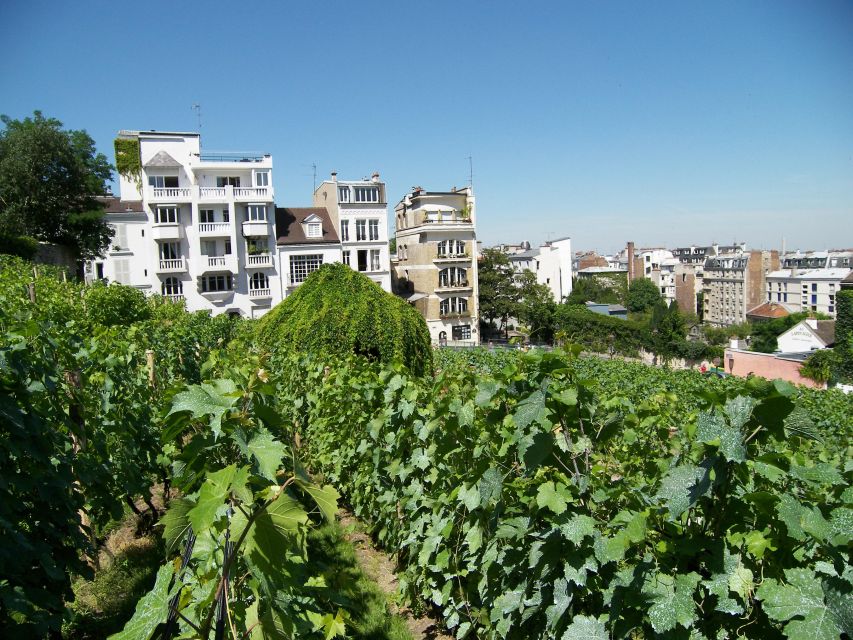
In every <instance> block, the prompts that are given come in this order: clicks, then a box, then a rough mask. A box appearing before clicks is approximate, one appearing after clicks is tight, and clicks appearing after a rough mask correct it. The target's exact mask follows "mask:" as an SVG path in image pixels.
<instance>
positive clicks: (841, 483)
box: [0, 259, 853, 640]
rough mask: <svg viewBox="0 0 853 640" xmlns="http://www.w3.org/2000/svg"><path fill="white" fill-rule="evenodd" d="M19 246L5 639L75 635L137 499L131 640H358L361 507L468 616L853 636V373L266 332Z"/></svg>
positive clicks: (443, 599) (6, 373)
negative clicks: (79, 600) (158, 537)
mask: <svg viewBox="0 0 853 640" xmlns="http://www.w3.org/2000/svg"><path fill="white" fill-rule="evenodd" d="M0 267H2V273H0V283H2V286H0V376H2V385H3V391H4V393H3V395H2V399H0V413H2V427H1V428H2V438H0V461H2V466H0V469H2V472H0V473H2V476H0V479H2V483H1V484H0V530H2V531H3V533H4V534H5V535H6V538H7V540H9V541H11V544H7V545H6V546H5V547H4V550H3V551H2V552H0V629H2V630H3V631H4V637H46V636H53V637H58V634H59V633H60V632H61V629H62V623H63V620H66V621H67V618H68V616H69V613H68V607H69V604H70V603H71V601H72V595H73V592H72V590H71V584H72V578H74V577H75V576H81V575H86V574H88V573H91V572H92V571H95V572H97V571H98V567H97V566H95V565H96V563H97V557H98V547H99V546H100V545H102V544H103V536H102V531H103V530H104V528H105V527H106V526H107V525H108V523H109V522H111V521H112V520H114V519H115V518H118V517H119V516H120V515H121V514H122V512H124V511H126V510H127V509H131V508H132V510H136V511H141V510H142V509H146V510H147V511H148V512H153V513H152V515H153V517H154V518H155V519H157V521H158V524H157V525H156V528H157V530H158V531H159V532H161V534H162V538H163V544H164V553H163V557H162V563H161V564H160V566H159V568H157V567H154V568H152V580H151V584H150V585H149V587H150V589H149V591H148V592H147V594H146V595H145V596H144V597H143V598H142V599H141V600H140V601H139V602H138V604H137V605H136V607H135V612H134V613H133V615H132V617H130V619H129V620H126V621H125V622H126V624H125V627H124V630H123V631H120V632H119V633H118V634H116V635H115V636H114V637H116V638H121V639H122V640H123V639H131V638H134V639H139V640H148V639H149V638H152V637H157V638H198V637H203V638H208V637H218V638H221V637H228V638H253V639H260V638H291V637H293V638H295V637H300V638H301V637H325V638H332V637H335V636H341V637H344V636H349V637H352V636H354V635H355V634H356V632H357V629H356V627H357V624H356V623H355V622H354V617H355V615H356V614H355V609H356V607H353V605H352V602H347V600H346V599H345V598H342V597H340V595H339V593H338V591H336V589H335V588H334V586H333V577H334V573H335V572H334V570H330V569H328V568H327V569H326V570H321V569H318V568H317V565H316V564H315V563H314V562H312V543H311V541H310V538H311V536H310V535H309V532H310V531H311V529H312V528H316V527H317V526H319V525H320V523H321V522H323V521H333V520H334V519H335V514H336V512H337V509H338V505H339V503H345V504H347V505H348V506H349V508H351V509H352V511H353V512H354V513H355V515H356V516H357V517H358V518H360V519H361V520H362V521H363V522H365V523H366V524H367V525H368V526H369V527H370V529H371V531H372V534H373V537H374V538H375V540H376V541H377V542H378V544H380V545H381V546H382V547H384V548H385V549H386V550H388V551H389V553H393V554H394V555H395V559H396V562H397V566H398V570H399V576H400V585H401V590H402V592H403V595H404V596H405V598H406V600H407V601H408V602H409V603H410V604H411V605H412V606H413V607H415V608H423V609H432V610H435V611H437V612H438V613H439V617H440V618H441V620H442V621H443V625H444V627H445V628H446V629H447V632H448V633H450V634H452V635H453V636H455V637H456V638H466V637H467V638H565V639H574V638H578V639H579V638H584V639H589V640H592V639H599V638H600V639H602V640H603V639H606V638H646V637H658V636H660V637H671V638H697V639H698V638H708V639H711V638H734V637H746V638H785V637H787V638H793V639H809V640H815V639H831V638H845V637H847V638H849V637H851V633H853V596H852V595H851V593H852V592H853V567H852V566H851V557H850V555H851V545H852V544H853V541H851V535H853V487H851V483H853V447H852V446H851V442H850V431H851V419H853V400H851V399H850V398H849V397H845V396H843V395H842V394H840V393H838V392H834V391H829V392H822V391H813V390H806V389H801V388H796V387H793V386H791V385H789V384H787V383H781V382H779V381H776V382H768V381H765V380H763V379H759V378H754V379H750V380H742V379H736V378H725V379H716V378H705V377H703V376H701V375H700V374H698V373H693V372H674V371H668V370H665V369H655V368H650V367H646V366H643V365H639V364H631V363H625V362H620V361H604V360H598V359H586V358H581V357H579V355H578V354H577V353H576V352H573V351H571V350H566V351H557V352H552V353H541V352H531V353H526V354H525V353H520V352H515V351H494V352H492V351H489V350H486V349H478V350H471V351H448V350H439V351H437V352H435V354H434V355H433V363H434V369H435V371H434V373H433V372H430V371H427V372H425V373H423V374H421V373H420V372H418V373H413V372H412V371H410V370H409V369H407V368H406V367H404V366H403V365H402V364H400V363H397V362H387V363H381V362H378V361H376V360H375V359H369V358H365V357H360V356H355V355H349V356H347V355H342V354H330V353H320V352H314V353H308V354H305V353H294V352H291V351H289V349H277V350H273V351H272V353H271V354H270V353H266V352H264V351H262V350H261V349H260V348H258V347H257V345H258V344H259V342H258V340H257V339H256V336H255V332H256V328H255V327H254V326H253V325H252V324H251V323H249V322H246V321H239V320H232V319H228V318H225V317H221V316H220V317H215V318H211V317H210V316H208V315H207V314H190V313H187V312H186V311H184V310H183V308H182V307H180V306H178V305H173V304H168V303H164V302H158V301H157V300H155V299H146V298H144V297H143V296H142V294H139V293H138V292H136V291H134V290H128V289H126V288H124V287H117V286H110V287H103V286H101V287H93V288H86V287H82V286H80V285H78V284H74V283H71V282H66V281H65V278H64V277H63V276H62V274H61V273H60V272H57V271H53V270H50V269H47V268H45V267H42V266H39V267H38V273H34V272H33V267H32V265H30V264H28V263H25V262H23V261H18V260H12V259H4V261H3V262H2V264H0ZM137 294H138V295H137ZM267 340H271V338H270V337H269V336H267ZM421 361H422V360H421ZM152 490H153V493H158V492H159V495H161V496H162V499H163V503H164V504H163V506H161V507H158V505H157V504H147V503H150V502H151V496H152ZM153 574H156V575H153ZM365 637H371V636H369V635H368V636H365ZM373 637H377V636H373Z"/></svg>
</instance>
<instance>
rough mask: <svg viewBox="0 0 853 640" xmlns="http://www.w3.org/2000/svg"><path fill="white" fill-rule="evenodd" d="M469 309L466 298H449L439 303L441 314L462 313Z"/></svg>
mask: <svg viewBox="0 0 853 640" xmlns="http://www.w3.org/2000/svg"><path fill="white" fill-rule="evenodd" d="M467 311H468V301H467V300H466V299H465V298H447V299H446V300H442V301H441V302H439V303H438V312H439V315H442V316H447V315H451V314H457V313H458V314H461V313H466V312H467Z"/></svg>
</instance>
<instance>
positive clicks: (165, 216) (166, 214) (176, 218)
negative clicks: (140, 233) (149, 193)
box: [156, 207, 181, 224]
mask: <svg viewBox="0 0 853 640" xmlns="http://www.w3.org/2000/svg"><path fill="white" fill-rule="evenodd" d="M180 221H181V217H180V215H179V213H178V207H157V216H156V223H157V224H178V223H179V222H180Z"/></svg>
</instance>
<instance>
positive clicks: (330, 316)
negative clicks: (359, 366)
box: [258, 263, 432, 375]
mask: <svg viewBox="0 0 853 640" xmlns="http://www.w3.org/2000/svg"><path fill="white" fill-rule="evenodd" d="M258 341H259V343H260V345H261V346H262V347H264V348H266V349H268V350H269V351H271V352H276V351H279V350H280V349H287V350H288V351H293V352H306V353H307V352H311V353H317V354H323V355H347V354H350V353H355V354H357V355H361V356H364V357H366V358H368V359H369V360H374V361H380V362H390V361H392V360H394V359H400V360H402V361H403V363H404V364H405V365H406V366H407V367H408V368H409V369H410V370H411V371H412V372H413V373H415V374H417V375H423V374H425V373H427V372H431V371H432V348H431V346H430V337H429V330H428V329H427V326H426V322H424V319H423V318H422V317H421V315H420V314H419V313H418V312H417V311H416V310H415V309H414V308H413V307H411V306H409V305H408V304H406V302H404V301H403V300H401V299H400V298H398V297H396V296H394V295H391V294H390V293H386V292H385V291H383V290H382V288H381V287H379V285H377V284H376V283H375V282H373V281H372V280H370V278H367V277H366V276H364V275H362V274H360V273H358V272H356V271H353V270H352V269H350V268H349V267H347V266H346V265H343V264H339V263H333V264H324V265H323V266H322V267H320V269H318V270H317V271H315V272H314V273H312V274H311V275H310V276H308V278H307V279H306V280H305V282H303V283H302V284H301V285H300V286H299V288H298V289H297V290H296V291H295V292H294V293H293V294H291V295H290V296H288V297H287V298H286V299H285V300H284V301H283V302H281V303H280V304H279V305H277V306H276V307H275V308H274V309H272V310H271V311H270V312H269V313H267V314H266V315H265V316H264V317H263V318H262V319H261V320H260V323H259V326H258Z"/></svg>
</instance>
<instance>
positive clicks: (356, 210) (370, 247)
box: [314, 172, 391, 293]
mask: <svg viewBox="0 0 853 640" xmlns="http://www.w3.org/2000/svg"><path fill="white" fill-rule="evenodd" d="M314 206H315V207H322V208H325V209H326V210H328V212H329V216H330V219H331V221H332V223H333V224H334V225H335V229H336V230H337V234H338V238H339V239H340V243H341V262H343V263H344V264H345V265H348V266H349V267H351V268H352V269H354V270H355V271H359V272H360V273H363V274H364V275H366V276H367V277H368V278H370V279H371V280H373V281H374V282H376V283H377V284H378V285H379V286H381V287H382V288H383V289H384V290H385V291H388V292H389V293H390V292H391V257H390V252H389V250H388V200H387V197H386V195H385V183H384V182H381V181H380V180H379V174H378V173H374V174H373V175H372V176H371V178H370V179H369V180H368V179H364V180H338V174H337V172H332V178H331V180H325V181H323V183H322V184H320V186H319V187H317V189H316V190H315V191H314Z"/></svg>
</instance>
